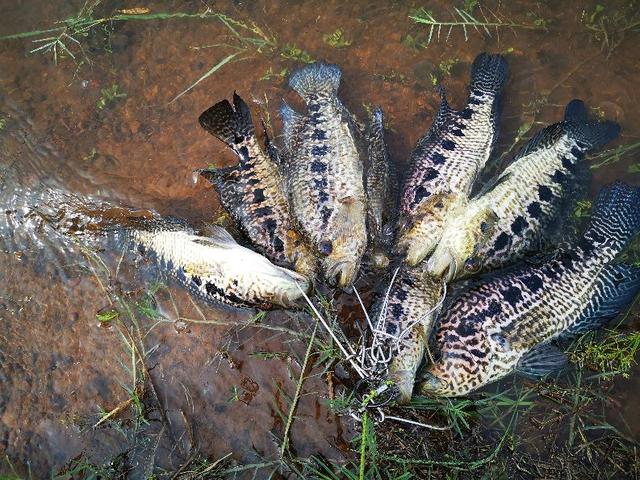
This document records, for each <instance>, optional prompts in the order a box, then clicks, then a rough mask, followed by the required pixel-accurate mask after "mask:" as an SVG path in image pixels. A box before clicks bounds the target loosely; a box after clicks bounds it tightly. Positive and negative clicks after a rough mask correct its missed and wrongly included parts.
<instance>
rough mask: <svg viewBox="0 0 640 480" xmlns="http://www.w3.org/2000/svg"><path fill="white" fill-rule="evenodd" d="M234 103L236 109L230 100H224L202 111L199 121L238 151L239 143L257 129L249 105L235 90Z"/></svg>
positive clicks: (215, 135) (212, 133) (211, 132)
mask: <svg viewBox="0 0 640 480" xmlns="http://www.w3.org/2000/svg"><path fill="white" fill-rule="evenodd" d="M233 104H234V107H235V109H234V107H232V106H231V104H230V103H229V101H228V100H222V101H221V102H218V103H216V104H215V105H213V106H212V107H210V108H208V109H207V110H205V111H204V112H202V113H201V114H200V117H199V118H198V121H199V122H200V125H201V126H202V128H204V129H205V130H206V131H207V132H209V133H210V134H211V135H213V136H214V137H216V138H218V139H219V140H221V141H223V142H224V143H226V144H227V146H229V147H231V149H232V150H234V151H236V152H237V145H238V144H239V143H241V142H242V141H243V140H244V139H245V138H247V137H250V136H253V135H254V134H255V129H254V126H253V120H252V118H251V111H250V110H249V107H248V106H247V104H246V103H245V102H244V100H242V98H240V96H239V95H237V94H236V93H235V92H234V93H233Z"/></svg>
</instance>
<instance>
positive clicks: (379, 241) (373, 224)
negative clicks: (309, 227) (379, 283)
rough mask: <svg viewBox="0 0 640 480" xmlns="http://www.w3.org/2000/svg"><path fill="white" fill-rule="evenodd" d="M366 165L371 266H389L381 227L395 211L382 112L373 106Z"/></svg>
mask: <svg viewBox="0 0 640 480" xmlns="http://www.w3.org/2000/svg"><path fill="white" fill-rule="evenodd" d="M366 143H367V164H366V169H365V192H366V194H367V234H368V236H369V250H370V251H371V258H372V263H373V265H374V266H375V267H377V268H386V267H387V266H388V265H389V263H390V260H389V257H388V255H387V252H386V250H387V247H388V243H389V235H388V234H387V232H386V230H385V227H386V225H388V222H389V220H390V217H391V215H392V214H393V212H394V211H395V201H394V200H395V192H394V186H395V180H396V178H395V175H394V174H395V172H394V171H393V169H392V165H391V159H390V157H389V151H388V149H387V145H386V142H385V138H384V113H383V111H382V108H380V107H376V108H375V109H374V110H373V112H372V115H371V121H370V123H369V126H368V129H367V132H366Z"/></svg>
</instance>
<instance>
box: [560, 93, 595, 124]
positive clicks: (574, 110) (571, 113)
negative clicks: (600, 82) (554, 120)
mask: <svg viewBox="0 0 640 480" xmlns="http://www.w3.org/2000/svg"><path fill="white" fill-rule="evenodd" d="M564 119H565V121H567V122H587V121H589V112H588V110H587V106H586V105H585V104H584V102H583V101H582V100H579V99H577V98H574V99H573V100H571V101H570V102H569V103H567V106H566V107H564Z"/></svg>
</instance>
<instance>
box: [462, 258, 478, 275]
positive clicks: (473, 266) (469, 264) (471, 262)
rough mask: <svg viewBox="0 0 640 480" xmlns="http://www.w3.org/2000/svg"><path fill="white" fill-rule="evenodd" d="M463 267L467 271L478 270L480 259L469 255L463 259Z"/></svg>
mask: <svg viewBox="0 0 640 480" xmlns="http://www.w3.org/2000/svg"><path fill="white" fill-rule="evenodd" d="M464 269H465V271H467V272H469V273H476V272H477V271H478V270H480V261H479V260H478V259H477V258H476V257H469V258H467V259H466V260H465V261H464Z"/></svg>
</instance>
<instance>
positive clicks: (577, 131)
mask: <svg viewBox="0 0 640 480" xmlns="http://www.w3.org/2000/svg"><path fill="white" fill-rule="evenodd" d="M564 121H565V129H566V131H568V132H569V133H570V134H571V136H572V137H573V138H575V139H576V141H578V142H580V143H583V144H584V145H585V146H584V148H583V149H584V150H590V149H595V148H599V147H602V146H603V145H605V144H607V143H608V142H610V141H611V140H613V139H615V138H616V137H617V136H618V135H619V134H620V125H618V124H617V123H616V122H611V121H608V120H607V121H603V122H599V121H593V120H591V121H590V120H589V114H588V111H587V107H586V106H585V104H584V102H583V101H582V100H577V99H575V100H571V102H569V103H568V104H567V106H566V108H565V110H564Z"/></svg>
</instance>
